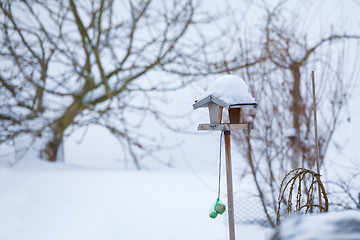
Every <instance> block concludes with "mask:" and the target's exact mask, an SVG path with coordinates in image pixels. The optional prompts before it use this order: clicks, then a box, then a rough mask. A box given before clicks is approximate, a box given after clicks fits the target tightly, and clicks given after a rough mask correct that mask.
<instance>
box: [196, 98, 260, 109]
mask: <svg viewBox="0 0 360 240" xmlns="http://www.w3.org/2000/svg"><path fill="white" fill-rule="evenodd" d="M209 102H213V103H215V104H217V105H219V106H221V107H223V108H226V109H230V108H240V107H257V103H256V102H253V103H237V104H229V103H226V102H224V101H222V100H221V99H219V98H217V97H215V96H212V95H210V96H207V97H205V98H203V99H201V100H196V101H195V103H194V104H193V108H194V109H197V108H201V107H208V103H209Z"/></svg>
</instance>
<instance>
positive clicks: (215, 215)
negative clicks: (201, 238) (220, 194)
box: [209, 211, 218, 219]
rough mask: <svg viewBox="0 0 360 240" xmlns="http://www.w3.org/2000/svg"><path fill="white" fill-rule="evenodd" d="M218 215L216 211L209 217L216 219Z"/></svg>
mask: <svg viewBox="0 0 360 240" xmlns="http://www.w3.org/2000/svg"><path fill="white" fill-rule="evenodd" d="M217 215H218V213H217V212H216V211H212V212H210V213H209V217H211V218H212V219H214V218H216V217H217Z"/></svg>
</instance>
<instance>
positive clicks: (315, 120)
mask: <svg viewBox="0 0 360 240" xmlns="http://www.w3.org/2000/svg"><path fill="white" fill-rule="evenodd" d="M311 83H312V92H313V106H314V131H315V147H316V148H315V150H316V170H317V174H319V175H320V162H319V140H318V131H317V117H316V96H315V94H316V93H315V73H314V71H311ZM318 188H319V189H318V191H319V205H320V206H322V203H321V189H320V185H319V183H318ZM320 212H322V208H320Z"/></svg>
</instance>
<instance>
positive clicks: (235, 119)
mask: <svg viewBox="0 0 360 240" xmlns="http://www.w3.org/2000/svg"><path fill="white" fill-rule="evenodd" d="M229 120H230V124H239V123H240V122H241V121H240V120H241V108H230V109H229Z"/></svg>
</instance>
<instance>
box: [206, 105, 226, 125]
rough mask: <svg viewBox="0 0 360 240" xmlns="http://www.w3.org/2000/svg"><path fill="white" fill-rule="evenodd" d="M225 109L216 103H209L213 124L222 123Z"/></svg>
mask: <svg viewBox="0 0 360 240" xmlns="http://www.w3.org/2000/svg"><path fill="white" fill-rule="evenodd" d="M222 110H223V108H222V107H221V106H219V105H217V104H216V103H213V102H209V116H210V123H211V124H213V123H214V124H218V123H221V118H222V112H223V111H222Z"/></svg>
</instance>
